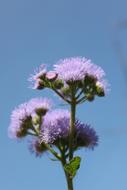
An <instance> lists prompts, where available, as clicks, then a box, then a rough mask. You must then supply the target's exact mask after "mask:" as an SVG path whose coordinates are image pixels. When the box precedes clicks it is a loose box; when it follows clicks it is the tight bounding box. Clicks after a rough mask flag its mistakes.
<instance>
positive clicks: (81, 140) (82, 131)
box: [75, 120, 98, 149]
mask: <svg viewBox="0 0 127 190" xmlns="http://www.w3.org/2000/svg"><path fill="white" fill-rule="evenodd" d="M75 143H76V145H77V147H88V148H90V149H93V148H94V147H95V146H96V145H98V136H97V134H96V131H95V130H94V129H93V128H92V127H90V125H87V124H84V123H81V122H80V121H78V120H77V121H76V141H75Z"/></svg>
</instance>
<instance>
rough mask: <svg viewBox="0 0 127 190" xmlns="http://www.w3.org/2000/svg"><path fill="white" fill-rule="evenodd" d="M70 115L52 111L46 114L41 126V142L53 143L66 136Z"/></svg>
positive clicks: (64, 111)
mask: <svg viewBox="0 0 127 190" xmlns="http://www.w3.org/2000/svg"><path fill="white" fill-rule="evenodd" d="M69 122H70V113H69V111H66V110H59V109H58V110H54V111H50V112H48V113H47V114H46V115H45V117H44V120H43V124H42V135H41V138H42V141H43V142H45V143H49V144H50V143H51V144H52V143H54V142H55V141H56V140H58V139H60V138H65V137H67V136H68V130H69Z"/></svg>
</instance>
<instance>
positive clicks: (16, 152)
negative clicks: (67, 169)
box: [0, 0, 127, 190]
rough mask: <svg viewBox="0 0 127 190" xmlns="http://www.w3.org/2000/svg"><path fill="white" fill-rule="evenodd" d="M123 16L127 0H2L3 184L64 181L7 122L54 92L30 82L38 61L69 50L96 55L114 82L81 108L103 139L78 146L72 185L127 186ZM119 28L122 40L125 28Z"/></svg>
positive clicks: (42, 188) (37, 185)
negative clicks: (11, 133) (120, 49)
mask: <svg viewBox="0 0 127 190" xmlns="http://www.w3.org/2000/svg"><path fill="white" fill-rule="evenodd" d="M126 18H127V1H126V0H117V1H116V0H106V1H105V0H96V1H93V0H11V1H10V0H0V89H1V90H0V190H29V189H30V190H50V189H57V190H58V189H60V190H65V189H66V186H65V185H66V183H65V180H64V175H63V172H62V169H61V167H60V165H59V164H58V163H57V162H54V163H52V162H51V161H49V159H48V157H47V155H45V156H44V157H42V158H41V159H39V158H35V157H34V155H31V154H30V153H29V151H28V148H27V143H26V142H21V143H17V142H16V141H13V140H10V139H9V138H8V135H7V128H8V126H9V122H10V113H11V111H12V109H13V108H14V107H15V106H17V105H18V104H20V103H22V102H24V101H26V100H28V99H30V98H32V97H36V96H41V95H42V96H44V95H46V96H49V97H52V93H48V92H47V91H45V92H38V91H33V90H31V89H29V88H28V86H29V83H28V82H27V78H28V76H29V74H30V73H32V72H33V70H34V68H36V67H37V66H39V65H40V64H41V63H42V62H45V63H48V64H49V65H50V67H51V65H52V64H54V63H55V61H57V60H58V59H60V58H64V57H70V56H86V57H87V58H91V59H92V60H93V62H95V63H96V64H98V65H100V66H102V67H103V69H104V70H105V72H106V73H107V78H108V80H109V82H110V84H111V92H110V93H109V95H108V96H107V97H106V98H102V99H101V98H100V99H97V100H96V101H95V102H94V103H89V104H88V103H87V104H86V105H82V106H80V107H79V108H78V111H79V112H78V116H79V117H80V118H81V120H82V121H84V122H88V123H91V124H92V126H94V127H95V128H96V130H97V132H98V134H99V136H100V145H99V146H98V148H96V149H95V151H93V152H91V151H90V152H89V151H85V150H82V151H80V152H79V154H80V155H81V156H82V157H83V159H82V166H81V169H80V171H79V172H78V176H77V178H76V179H75V190H102V189H103V190H107V189H108V190H120V189H122V190H125V189H127V148H126V147H127V84H126V81H125V78H124V76H123V73H122V70H121V67H120V64H119V61H118V57H117V55H116V54H115V51H114V49H113V45H112V40H113V33H112V30H113V27H114V25H115V24H116V23H117V22H119V21H121V20H124V19H126ZM121 35H122V36H121V39H122V43H123V46H124V43H126V41H127V37H126V35H127V33H125V32H124V33H122V34H121ZM125 47H126V46H125ZM125 54H126V50H125ZM53 98H54V96H53ZM54 99H55V100H56V102H57V103H58V102H60V101H58V100H57V99H56V97H55V98H54Z"/></svg>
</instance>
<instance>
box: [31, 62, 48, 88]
mask: <svg viewBox="0 0 127 190" xmlns="http://www.w3.org/2000/svg"><path fill="white" fill-rule="evenodd" d="M45 74H46V66H45V65H44V64H42V65H40V67H39V68H37V69H36V70H35V71H34V74H31V76H30V78H29V79H28V80H29V81H30V82H32V83H33V87H32V88H33V89H38V88H39V84H40V82H41V80H40V79H41V78H43V76H44V75H45Z"/></svg>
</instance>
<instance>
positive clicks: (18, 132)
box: [8, 103, 31, 138]
mask: <svg viewBox="0 0 127 190" xmlns="http://www.w3.org/2000/svg"><path fill="white" fill-rule="evenodd" d="M30 124H31V110H29V109H28V104H27V103H24V104H21V105H19V106H18V108H15V109H14V110H13V112H12V114H11V124H10V126H9V129H8V131H9V136H10V137H11V138H18V137H23V136H25V135H26V132H27V130H26V129H27V128H28V127H29V125H30Z"/></svg>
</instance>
